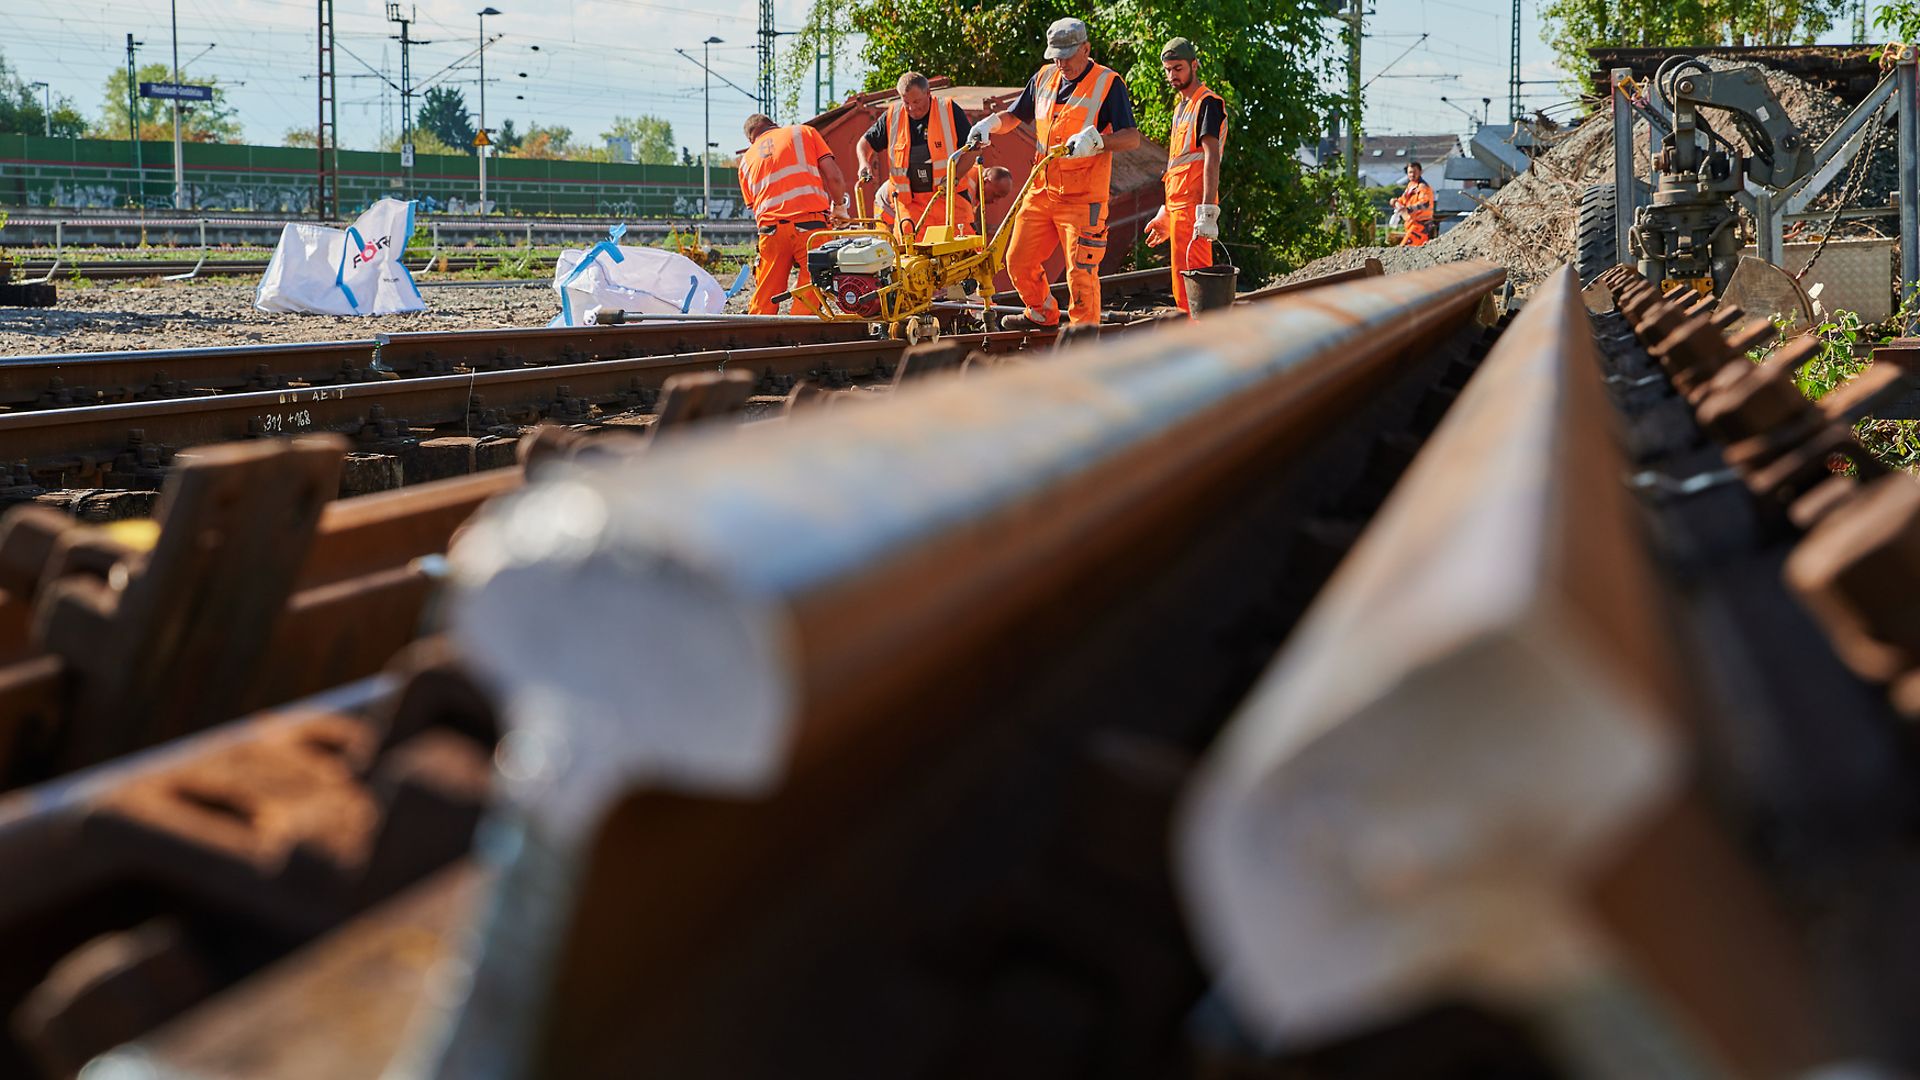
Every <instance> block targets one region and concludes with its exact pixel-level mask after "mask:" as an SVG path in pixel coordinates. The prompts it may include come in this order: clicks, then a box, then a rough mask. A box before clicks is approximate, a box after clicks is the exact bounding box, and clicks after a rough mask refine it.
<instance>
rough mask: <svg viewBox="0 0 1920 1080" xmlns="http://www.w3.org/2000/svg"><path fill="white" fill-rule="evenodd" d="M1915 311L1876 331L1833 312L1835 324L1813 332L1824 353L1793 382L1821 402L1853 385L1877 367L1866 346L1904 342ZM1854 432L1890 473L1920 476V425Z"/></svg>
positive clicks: (1868, 425)
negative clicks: (1865, 351)
mask: <svg viewBox="0 0 1920 1080" xmlns="http://www.w3.org/2000/svg"><path fill="white" fill-rule="evenodd" d="M1916 309H1920V303H1916V300H1915V299H1914V298H1909V299H1908V300H1907V301H1905V302H1904V303H1903V304H1902V305H1901V308H1900V310H1899V311H1897V312H1895V313H1894V314H1893V317H1892V318H1890V319H1888V320H1886V321H1885V322H1882V323H1875V324H1874V325H1872V326H1865V325H1862V324H1861V322H1860V316H1859V315H1857V314H1855V313H1853V312H1851V311H1836V312H1834V313H1833V316H1832V318H1830V319H1829V320H1828V321H1827V322H1824V323H1821V324H1820V325H1819V326H1817V327H1815V328H1814V331H1813V332H1814V333H1815V334H1817V335H1819V338H1820V351H1819V352H1818V353H1817V354H1815V355H1814V358H1813V359H1812V360H1810V361H1808V362H1807V363H1806V365H1805V366H1803V367H1802V368H1801V369H1800V371H1799V372H1798V373H1797V374H1796V375H1795V376H1794V380H1793V381H1794V384H1795V385H1796V386H1798V387H1799V388H1800V392H1801V393H1802V394H1805V395H1806V396H1807V400H1809V401H1819V400H1820V399H1821V398H1823V397H1826V396H1827V395H1828V394H1830V393H1832V392H1833V391H1834V390H1836V389H1838V388H1840V387H1841V386H1844V385H1845V384H1847V383H1848V382H1851V381H1852V380H1853V379H1855V378H1857V377H1858V376H1859V375H1860V373H1861V372H1863V371H1865V370H1867V368H1868V367H1870V366H1871V365H1872V364H1873V357H1872V355H1871V352H1869V354H1868V355H1867V356H1860V355H1859V349H1860V346H1861V345H1862V343H1863V342H1866V343H1871V344H1873V345H1884V344H1886V343H1887V342H1889V341H1892V340H1893V339H1894V338H1896V337H1898V336H1900V327H1902V326H1905V325H1907V324H1908V323H1909V321H1910V320H1911V319H1912V318H1913V316H1914V315H1915V313H1916ZM1772 351H1773V350H1772V348H1771V347H1769V348H1767V349H1756V350H1754V352H1753V353H1752V354H1750V355H1751V357H1752V359H1753V360H1754V361H1755V362H1756V363H1757V362H1759V361H1761V360H1764V359H1766V357H1767V355H1768V354H1769V353H1771V352H1772ZM1854 431H1855V432H1856V433H1857V434H1858V435H1859V437H1860V442H1861V444H1862V445H1864V446H1865V447H1866V448H1867V449H1868V450H1869V451H1870V452H1872V454H1873V456H1874V457H1876V458H1879V459H1880V460H1881V461H1882V462H1883V463H1885V464H1886V465H1887V467H1888V468H1893V469H1904V470H1906V471H1908V472H1920V420H1877V419H1875V418H1873V417H1867V418H1866V419H1863V420H1861V421H1860V422H1859V423H1858V424H1855V425H1854ZM1847 468H1849V469H1851V468H1852V466H1851V465H1849V466H1847Z"/></svg>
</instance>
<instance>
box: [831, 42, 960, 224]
mask: <svg viewBox="0 0 1920 1080" xmlns="http://www.w3.org/2000/svg"><path fill="white" fill-rule="evenodd" d="M895 88H896V89H897V90H898V91H899V92H900V100H898V101H896V102H894V103H893V104H892V105H889V106H888V107H887V111H886V113H885V114H884V115H882V116H881V117H880V118H879V119H877V120H875V121H874V122H873V126H872V127H871V128H868V129H867V134H866V137H865V138H862V139H861V140H860V141H859V142H858V143H855V144H854V146H855V153H856V154H857V155H858V156H859V158H860V182H861V183H862V184H871V183H873V182H874V179H875V177H876V175H877V174H878V173H880V172H881V171H882V170H881V169H880V167H879V164H880V163H879V161H878V160H877V159H878V158H879V156H880V155H881V154H883V153H884V154H885V155H886V169H885V170H884V171H885V172H886V174H887V180H886V183H885V184H884V185H883V186H882V191H881V192H879V193H876V194H875V196H874V203H873V205H874V206H875V208H876V209H877V208H878V207H879V205H880V200H881V197H882V196H883V195H884V196H887V197H888V198H889V201H890V202H891V205H892V207H893V211H894V213H895V214H903V213H904V214H905V215H906V216H907V217H908V218H910V219H912V220H913V221H914V222H916V223H917V222H919V221H920V220H921V219H922V218H923V217H925V216H926V212H927V208H928V207H929V206H931V205H933V204H934V203H936V202H938V203H944V202H945V201H946V178H947V158H948V157H949V156H951V155H952V154H954V153H956V152H960V148H961V139H962V137H963V136H964V135H965V134H966V131H967V113H966V110H965V109H962V108H961V107H960V106H959V105H958V104H957V103H955V102H953V101H935V100H934V97H933V91H932V89H930V88H929V85H928V83H927V77H926V76H925V75H922V74H920V73H919V72H917V71H909V72H907V73H906V74H905V75H902V76H900V81H899V82H898V83H897V84H895ZM976 156H977V155H975V154H963V156H962V157H961V160H960V164H959V166H958V168H957V169H956V171H955V178H956V181H957V182H958V184H959V186H960V190H961V191H962V192H965V191H967V190H968V189H969V188H971V187H972V186H973V161H974V158H975V157H976ZM941 212H942V213H944V212H945V209H944V207H943V208H942V211H941Z"/></svg>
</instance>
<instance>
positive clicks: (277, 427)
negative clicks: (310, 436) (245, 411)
mask: <svg viewBox="0 0 1920 1080" xmlns="http://www.w3.org/2000/svg"><path fill="white" fill-rule="evenodd" d="M346 396H347V392H346V390H345V388H343V387H326V386H319V387H314V388H312V389H310V390H289V391H286V392H285V393H282V394H280V395H279V403H280V404H282V405H298V404H300V403H301V402H303V401H335V400H339V399H342V398H345V397H346ZM254 423H255V425H256V426H257V427H258V429H259V430H260V431H261V432H262V433H263V434H267V435H275V434H284V433H286V432H289V431H305V430H307V429H308V428H311V427H312V426H313V413H312V412H310V411H308V410H306V409H294V410H292V411H287V412H270V413H261V414H260V415H259V416H256V417H254Z"/></svg>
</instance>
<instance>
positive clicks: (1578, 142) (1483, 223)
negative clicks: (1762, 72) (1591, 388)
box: [1283, 56, 1899, 293]
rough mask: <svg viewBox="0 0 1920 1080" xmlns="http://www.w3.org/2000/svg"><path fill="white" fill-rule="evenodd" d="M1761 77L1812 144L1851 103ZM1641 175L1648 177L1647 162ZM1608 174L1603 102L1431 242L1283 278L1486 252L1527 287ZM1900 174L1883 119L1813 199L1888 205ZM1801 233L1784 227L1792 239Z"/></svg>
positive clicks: (1564, 255) (1566, 246)
mask: <svg viewBox="0 0 1920 1080" xmlns="http://www.w3.org/2000/svg"><path fill="white" fill-rule="evenodd" d="M1708 63H1709V64H1711V65H1712V66H1714V67H1718V68H1726V67H1734V66H1737V65H1736V64H1735V63H1733V62H1731V61H1722V60H1718V59H1715V58H1712V57H1710V56H1709V57H1708ZM1767 84H1768V86H1769V87H1770V88H1771V89H1772V90H1773V93H1774V95H1775V96H1776V97H1778V98H1779V99H1780V103H1781V105H1783V106H1784V107H1785V108H1786V110H1787V114H1788V115H1789V116H1791V117H1792V118H1793V121H1794V123H1795V124H1796V125H1798V126H1799V128H1800V131H1801V134H1802V136H1803V137H1804V138H1805V139H1806V140H1807V142H1808V144H1809V145H1811V146H1816V147H1817V146H1819V145H1820V143H1821V142H1822V141H1824V140H1825V139H1826V137H1827V136H1828V135H1830V134H1831V133H1832V132H1833V131H1834V129H1835V128H1837V127H1839V126H1840V123H1841V122H1842V121H1843V120H1845V119H1846V117H1847V113H1848V112H1849V109H1848V106H1847V105H1846V103H1845V102H1843V101H1842V100H1840V99H1839V98H1837V97H1835V96H1833V95H1832V94H1829V93H1827V92H1826V91H1824V90H1822V89H1820V88H1819V87H1816V86H1813V85H1810V84H1808V83H1806V82H1803V81H1801V80H1800V79H1798V78H1796V77H1795V76H1792V75H1789V74H1786V73H1785V72H1778V71H1771V70H1769V71H1768V72H1767ZM1722 115H1724V114H1722ZM1707 116H1708V120H1709V122H1710V123H1711V122H1713V119H1714V117H1713V114H1712V113H1708V114H1707ZM1715 130H1717V131H1719V132H1720V133H1721V134H1722V135H1725V136H1727V137H1728V138H1729V139H1730V140H1731V141H1733V142H1735V143H1736V145H1738V144H1739V142H1740V140H1739V137H1738V135H1737V133H1735V132H1734V131H1733V130H1732V125H1731V124H1730V123H1727V122H1725V121H1724V120H1722V121H1720V122H1719V123H1717V124H1716V125H1715ZM1648 138H1649V132H1648V126H1647V124H1646V122H1645V121H1641V122H1640V123H1639V124H1638V125H1636V128H1635V132H1634V141H1635V143H1636V144H1637V146H1636V150H1637V153H1636V155H1635V158H1636V160H1637V161H1639V162H1641V163H1643V164H1642V169H1643V170H1644V168H1645V165H1644V163H1645V162H1646V160H1647V157H1648V150H1647V141H1648ZM1743 149H1744V147H1743ZM1641 178H1642V179H1643V180H1644V179H1646V173H1645V172H1644V171H1642V173H1641ZM1612 180H1613V118H1612V116H1611V114H1610V113H1609V112H1608V111H1605V110H1602V111H1599V112H1596V113H1594V114H1593V115H1591V116H1589V117H1588V118H1587V119H1586V121H1585V122H1583V123H1581V124H1580V125H1579V126H1578V127H1575V128H1572V129H1569V130H1567V131H1565V132H1563V133H1562V135H1561V138H1560V139H1559V141H1558V142H1556V143H1555V144H1554V145H1553V146H1552V148H1550V149H1548V150H1547V151H1545V152H1544V153H1542V154H1540V155H1539V156H1537V157H1536V158H1535V159H1534V163H1533V167H1532V168H1531V169H1529V170H1528V171H1527V172H1526V173H1524V174H1522V175H1521V176H1520V177H1519V178H1518V179H1516V180H1515V181H1513V182H1512V183H1510V184H1508V185H1507V186H1506V187H1504V188H1501V189H1500V190H1499V191H1497V192H1492V193H1490V194H1488V195H1487V197H1486V198H1485V201H1484V203H1483V204H1482V205H1481V207H1480V209H1478V210H1475V211H1474V212H1473V213H1472V214H1469V215H1468V216H1467V217H1466V218H1465V219H1463V220H1462V221H1461V222H1460V223H1459V224H1458V225H1455V226H1454V227H1453V228H1451V229H1449V230H1447V231H1446V233H1444V234H1443V235H1441V236H1440V238H1439V239H1437V240H1435V241H1434V242H1433V243H1431V244H1428V245H1426V246H1425V247H1421V248H1362V249H1352V250H1348V251H1342V252H1339V253H1337V254H1334V255H1331V256H1329V257H1327V258H1325V259H1321V260H1319V261H1317V262H1314V263H1311V264H1309V265H1307V266H1305V267H1302V268H1301V269H1299V270H1297V271H1295V272H1294V273H1293V274H1290V275H1288V277H1287V278H1285V279H1283V280H1288V281H1293V280H1299V279H1301V278H1306V277H1314V276H1317V275H1319V274H1324V273H1329V272H1332V271H1335V270H1344V269H1348V268H1350V267H1353V266H1358V265H1360V264H1361V263H1362V262H1363V261H1365V260H1366V258H1367V257H1368V256H1372V257H1375V258H1378V259H1380V261H1381V262H1382V263H1383V264H1385V266H1386V268H1387V271H1388V272H1389V273H1394V272H1399V271H1403V270H1415V269H1420V268H1422V267H1426V266H1432V265H1435V264H1437V263H1444V262H1456V261H1459V260H1462V259H1486V260H1489V261H1492V262H1496V263H1499V264H1501V265H1502V266H1505V267H1506V268H1507V273H1508V278H1509V280H1510V281H1511V282H1512V284H1513V286H1514V287H1515V289H1516V290H1518V291H1519V292H1522V293H1525V292H1527V291H1529V290H1531V289H1532V287H1533V286H1534V285H1535V284H1536V283H1538V282H1540V281H1541V280H1543V279H1545V278H1546V277H1547V275H1549V274H1551V273H1552V272H1553V271H1554V270H1556V269H1558V268H1559V267H1560V266H1561V265H1563V264H1565V263H1567V262H1570V261H1572V259H1573V253H1574V226H1575V223H1576V216H1577V213H1578V207H1579V202H1580V193H1581V192H1582V191H1583V190H1585V189H1586V187H1587V186H1588V185H1590V184H1600V183H1610V182H1611V181H1612ZM1898 182H1899V172H1898V156H1897V150H1896V147H1895V144H1894V138H1893V125H1892V124H1891V123H1883V124H1881V125H1880V126H1879V128H1878V129H1877V130H1876V131H1875V139H1874V146H1873V152H1872V153H1871V154H1870V155H1862V159H1861V160H1859V161H1857V162H1856V164H1855V166H1854V167H1853V168H1851V169H1846V170H1842V171H1841V173H1840V175H1839V176H1838V177H1836V178H1835V179H1834V181H1833V183H1831V184H1830V185H1828V188H1827V191H1826V192H1825V193H1824V194H1822V195H1821V197H1820V198H1819V199H1816V200H1815V201H1814V203H1813V209H1815V210H1824V209H1832V208H1833V207H1835V206H1837V205H1840V204H1841V201H1842V196H1843V193H1845V195H1846V197H1845V205H1847V206H1884V205H1886V204H1887V199H1888V197H1889V194H1890V193H1891V192H1892V191H1893V190H1894V189H1895V188H1896V187H1897V186H1898ZM1475 194H1480V193H1478V192H1476V193H1475ZM1817 228H1818V226H1817V225H1816V226H1814V227H1813V229H1811V230H1808V229H1803V230H1802V231H1803V232H1805V231H1817ZM1749 231H1750V230H1749ZM1799 238H1801V237H1799V236H1795V235H1794V234H1793V233H1792V231H1790V232H1789V236H1788V239H1789V240H1792V239H1799ZM1808 238H1811V237H1808Z"/></svg>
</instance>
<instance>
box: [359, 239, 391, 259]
mask: <svg viewBox="0 0 1920 1080" xmlns="http://www.w3.org/2000/svg"><path fill="white" fill-rule="evenodd" d="M391 239H392V238H391V237H386V236H383V237H381V238H380V239H378V240H369V241H367V243H366V246H365V247H362V248H361V249H360V250H359V251H356V252H354V255H353V265H355V266H359V265H360V264H361V263H370V262H372V261H373V260H374V258H375V256H377V255H379V254H380V252H382V251H384V250H386V248H387V247H388V246H389V241H390V240H391Z"/></svg>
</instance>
